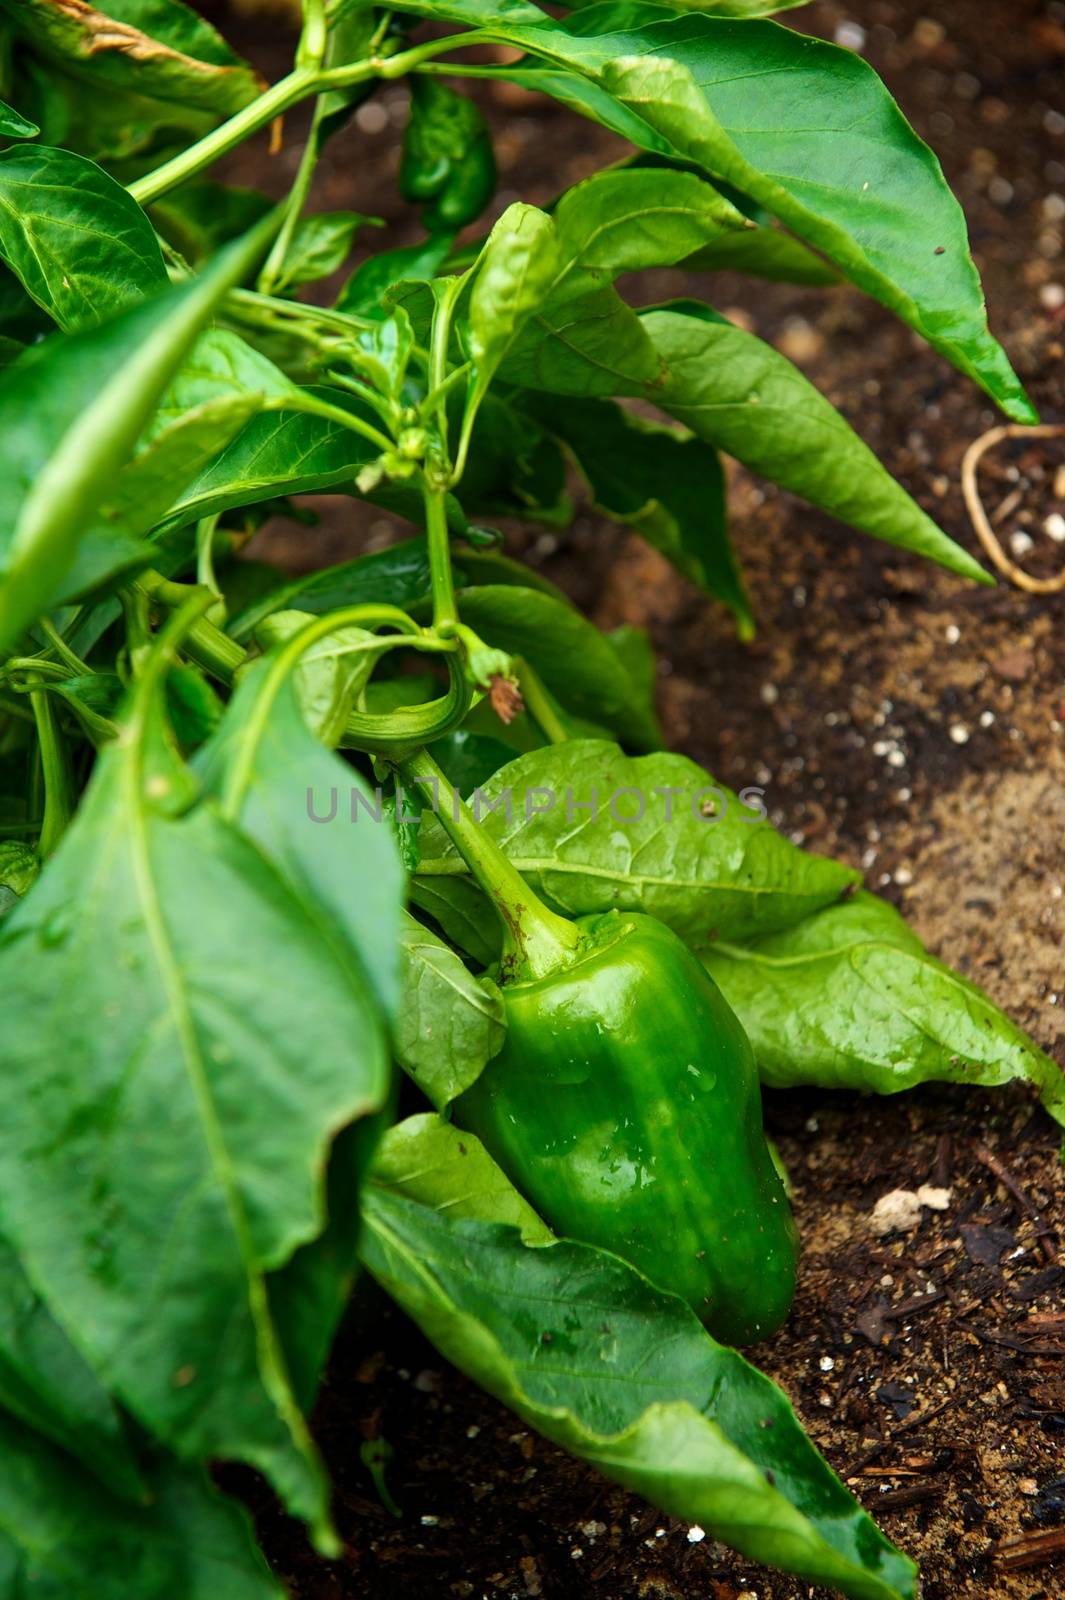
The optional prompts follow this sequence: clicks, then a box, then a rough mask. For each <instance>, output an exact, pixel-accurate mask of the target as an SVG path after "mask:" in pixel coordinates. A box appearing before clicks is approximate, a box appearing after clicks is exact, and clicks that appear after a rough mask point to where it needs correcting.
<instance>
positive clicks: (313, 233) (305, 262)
mask: <svg viewBox="0 0 1065 1600" xmlns="http://www.w3.org/2000/svg"><path fill="white" fill-rule="evenodd" d="M373 220H374V219H373V218H370V217H364V216H363V215H362V214H361V213H360V212H358V211H325V212H321V213H320V214H319V215H317V216H311V217H302V218H301V219H300V221H299V222H298V223H297V224H296V231H295V232H294V234H293V235H292V242H291V244H290V245H289V247H288V250H287V251H286V253H285V265H284V270H283V272H282V274H281V276H280V277H279V278H278V280H277V283H276V284H275V286H274V292H275V293H289V292H291V290H293V289H296V288H298V287H299V286H300V285H301V284H304V283H316V282H317V281H318V279H319V278H328V277H329V275H330V273H332V272H337V271H339V269H340V268H341V267H342V266H343V265H344V263H345V261H346V260H347V259H348V256H349V255H350V254H351V247H352V245H353V244H354V242H355V235H356V234H357V233H358V231H359V229H360V228H361V227H362V226H363V225H364V224H365V223H367V222H371V221H373Z"/></svg>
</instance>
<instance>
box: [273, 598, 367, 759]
mask: <svg viewBox="0 0 1065 1600" xmlns="http://www.w3.org/2000/svg"><path fill="white" fill-rule="evenodd" d="M311 621H313V617H312V614H311V613H310V612H308V611H274V612H271V614H270V616H268V617H266V618H265V619H264V620H263V621H262V622H261V623H260V624H259V626H258V628H257V629H256V630H255V642H256V644H257V645H258V646H259V648H260V650H262V651H263V652H264V653H265V652H266V651H269V650H270V649H272V648H273V647H274V646H280V645H282V644H283V643H285V641H287V640H289V639H292V638H293V637H295V635H297V634H299V633H300V632H302V630H303V629H304V628H305V627H306V625H307V623H309V622H311ZM379 654H380V652H379V650H378V651H375V648H374V635H373V634H372V633H370V632H368V631H367V630H366V629H365V628H350V627H349V628H337V630H336V631H335V633H327V634H325V635H324V636H323V637H322V638H320V639H318V640H316V641H315V643H314V644H313V645H311V646H310V647H309V648H308V649H307V650H305V651H304V652H303V654H302V655H301V656H300V658H299V663H298V665H297V666H296V667H295V668H294V670H293V673H292V679H291V682H292V691H293V694H294V695H295V698H296V703H297V705H298V706H299V710H300V714H301V716H302V717H303V720H304V722H305V723H306V724H307V727H308V729H309V730H310V732H311V733H313V734H314V736H315V738H316V739H319V740H320V741H321V743H322V744H324V745H325V746H326V748H327V749H329V750H334V749H335V748H336V746H337V745H338V744H339V743H340V739H341V735H342V734H343V732H344V725H345V723H346V722H347V719H348V714H349V712H350V711H351V710H352V707H353V706H354V703H355V699H356V696H357V695H358V694H359V693H360V692H361V691H362V689H364V688H365V686H366V684H367V683H368V682H369V678H370V674H371V672H372V671H373V669H374V666H375V664H376V661H377V659H378V656H379Z"/></svg>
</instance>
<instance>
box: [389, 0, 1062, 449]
mask: <svg viewBox="0 0 1065 1600" xmlns="http://www.w3.org/2000/svg"><path fill="white" fill-rule="evenodd" d="M404 9H408V8H407V7H406V6H405V7H404ZM409 9H412V10H416V11H419V12H422V13H424V12H432V11H433V10H435V8H434V7H430V6H420V5H412V6H411V7H410V8H409ZM448 10H449V12H450V13H451V14H453V15H454V14H458V13H460V12H461V13H463V15H464V16H465V15H466V14H467V7H466V6H464V5H462V4H461V0H460V3H459V4H457V5H455V6H450V7H449V8H448ZM476 10H477V8H476V6H470V7H469V8H468V15H469V18H470V20H471V21H474V20H475V13H476ZM614 19H615V12H614V8H613V7H611V6H609V5H607V6H604V7H599V6H594V7H591V8H589V9H588V10H586V11H580V12H578V13H577V14H576V16H575V17H574V18H573V20H572V21H571V22H570V23H569V25H568V27H567V28H566V29H557V30H556V29H553V28H552V27H551V26H550V19H548V18H547V16H546V14H545V15H544V16H543V17H542V20H541V23H540V25H537V26H529V25H528V24H523V23H511V22H508V21H506V20H504V19H503V18H500V19H498V20H497V21H493V23H492V30H493V32H494V33H496V34H497V36H498V37H499V38H500V39H502V40H507V41H509V42H510V43H512V44H517V45H521V46H523V47H524V48H526V49H527V50H529V51H530V52H531V53H532V54H533V55H535V56H538V57H540V58H541V59H544V60H546V61H549V62H551V63H552V64H553V65H554V66H556V67H565V68H569V69H571V71H573V72H576V73H579V74H581V75H582V76H584V77H585V78H586V79H587V80H589V82H590V84H591V86H592V88H591V90H590V91H589V90H588V89H581V90H580V91H576V92H575V93H573V94H572V95H571V96H570V103H571V104H575V105H577V107H578V108H580V109H583V110H584V111H585V112H586V113H588V114H591V115H593V116H595V117H596V118H597V120H599V121H602V122H605V123H606V124H607V126H613V127H614V128H615V130H616V131H617V132H620V133H622V135H623V136H624V137H626V138H630V139H633V141H634V142H635V143H637V144H640V145H642V146H643V147H644V148H646V149H650V150H653V151H656V152H658V153H660V154H666V155H671V156H672V157H673V158H674V159H678V158H679V159H681V160H684V161H689V162H693V163H695V164H697V165H698V166H700V167H701V168H702V169H703V170H704V171H706V172H707V173H708V174H709V175H710V176H711V177H712V178H714V179H720V180H722V181H724V182H725V183H728V184H731V185H732V186H733V187H734V188H736V189H738V190H740V191H741V192H743V193H745V194H749V195H750V196H752V198H753V199H755V200H756V201H758V202H759V203H760V204H761V205H763V206H765V208H766V209H767V210H768V211H770V212H771V213H772V214H773V215H774V216H777V217H779V218H780V220H781V221H782V222H783V223H785V224H786V226H787V227H788V228H790V229H791V230H792V231H793V232H794V233H796V234H798V235H799V237H800V238H802V239H805V240H806V241H807V243H809V244H811V245H813V246H814V247H815V248H816V249H818V250H821V251H823V253H824V254H825V255H826V256H828V258H829V259H830V260H831V261H833V262H835V264H836V265H837V266H838V267H839V269H840V270H841V272H843V273H844V274H845V275H846V276H847V277H848V278H850V279H851V281H852V282H854V283H856V284H857V285H858V286H859V287H860V288H862V289H864V290H866V292H867V293H869V294H871V295H872V296H873V297H874V298H875V299H877V300H880V301H882V302H883V304H884V305H886V306H888V307H890V308H891V310H893V311H894V312H895V313H896V315H898V316H899V317H901V319H902V320H903V321H904V322H906V323H908V324H909V325H910V326H911V327H912V328H914V329H916V331H917V332H918V333H920V334H921V335H922V337H923V338H925V339H927V340H928V342H929V343H930V344H931V345H932V346H933V348H934V349H936V350H939V351H940V352H941V353H942V354H943V355H944V356H946V358H947V359H948V360H949V361H952V362H953V363H954V365H955V366H956V367H958V368H959V370H960V371H962V372H964V373H966V374H968V376H970V377H972V378H973V379H974V380H975V381H976V382H977V383H979V384H980V385H981V386H982V387H983V388H984V389H986V391H987V393H988V394H990V395H991V396H992V398H993V399H995V400H996V401H998V403H999V404H1000V405H1001V406H1002V407H1003V409H1004V410H1005V411H1006V412H1007V414H1008V415H1009V416H1011V417H1013V418H1015V419H1016V420H1017V421H1020V422H1031V421H1034V420H1035V413H1034V411H1033V409H1032V406H1031V403H1030V402H1029V400H1028V398H1027V396H1026V395H1025V393H1024V390H1023V388H1022V386H1021V384H1020V382H1019V380H1018V379H1017V377H1016V375H1015V373H1014V372H1013V370H1012V368H1011V367H1010V364H1009V362H1008V360H1007V358H1006V356H1005V354H1004V352H1003V350H1002V348H1001V346H1000V345H999V344H998V343H997V341H996V340H995V339H993V338H992V336H991V334H990V333H989V332H988V329H987V321H986V314H985V309H984V302H983V295H982V292H981V289H980V281H979V278H978V276H977V273H976V269H975V267H974V265H973V262H972V257H971V256H970V254H969V246H968V240H967V237H966V229H965V219H964V217H963V215H962V212H961V208H960V207H959V205H958V203H957V201H956V200H955V199H954V196H953V195H952V194H951V192H950V189H949V188H948V187H947V184H946V182H945V181H944V178H943V174H942V171H941V170H940V166H939V163H938V161H937V160H936V158H935V156H934V155H933V154H932V152H931V151H930V150H929V149H928V147H927V145H925V144H923V143H922V141H921V140H920V139H918V137H917V135H916V134H915V133H914V132H913V129H912V128H911V127H910V126H909V124H908V123H907V122H906V120H905V118H904V117H903V116H902V114H901V112H900V111H899V109H898V107H897V106H896V105H895V102H894V101H893V100H892V98H891V96H890V95H889V94H888V92H887V90H886V89H885V88H884V86H883V84H882V83H881V82H880V80H879V78H878V77H877V76H876V74H875V72H873V70H872V68H871V67H869V65H868V64H867V63H866V62H865V61H863V60H862V59H861V57H860V56H858V55H856V54H855V53H854V52H853V51H851V50H844V49H841V48H839V47H837V46H835V45H831V44H824V43H822V42H821V41H820V40H816V39H811V38H808V37H807V36H805V35H803V34H799V33H795V32H793V31H792V30H791V29H789V28H784V27H781V26H780V25H779V24H777V23H773V22H762V21H757V20H753V21H735V20H728V19H725V18H722V17H709V16H697V15H687V16H676V15H669V16H662V17H661V20H658V19H657V18H656V20H653V21H652V20H650V19H646V20H641V22H640V23H639V25H636V26H633V27H631V28H624V29H623V30H622V31H611V30H612V29H613V24H614ZM601 28H602V29H605V30H608V31H606V32H600V31H599V30H600V29H601ZM502 73H503V75H506V73H507V69H506V68H503V69H502ZM543 87H544V88H545V90H546V91H547V92H548V93H552V92H553V89H554V84H553V82H552V80H551V79H550V78H545V80H544V83H543ZM596 91H602V92H600V93H597V92H596ZM614 106H617V107H620V108H621V115H620V116H618V117H615V116H614V115H613V111H612V107H614ZM634 114H635V115H634ZM641 123H642V125H643V129H644V130H645V131H644V132H642V133H641V131H640V126H639V125H640V124H641Z"/></svg>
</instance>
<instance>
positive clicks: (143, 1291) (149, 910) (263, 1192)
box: [0, 650, 388, 1550]
mask: <svg viewBox="0 0 1065 1600" xmlns="http://www.w3.org/2000/svg"><path fill="white" fill-rule="evenodd" d="M165 664H166V663H165V657H164V656H163V655H162V654H161V652H160V651H158V650H157V652H156V654H155V655H153V656H152V657H151V658H150V659H149V663H148V665H147V667H146V669H145V672H144V674H143V675H142V677H141V678H140V679H139V680H138V683H137V688H136V691H135V696H134V699H133V702H132V704H131V707H130V711H129V714H128V717H127V721H126V724H125V727H124V729H123V733H122V736H121V738H119V739H117V740H115V741H113V742H112V743H111V744H109V745H107V746H106V748H105V749H104V750H103V751H102V753H101V755H100V757H99V759H98V762H97V766H96V770H95V772H94V775H93V779H92V782H91V784H90V786H89V789H88V791H87V794H86V796H85V798H84V800H83V802H82V805H81V807H80V809H79V812H78V816H77V818H76V820H75V822H74V824H73V825H72V826H71V828H70V829H69V830H68V831H67V833H66V834H65V835H64V837H63V840H62V843H61V844H60V847H59V849H58V851H57V852H56V854H55V855H54V856H53V857H52V859H51V860H50V861H49V863H48V865H47V867H46V869H45V871H44V872H43V873H42V875H41V878H40V880H39V881H38V883H37V884H36V885H35V886H34V890H33V893H32V894H30V895H28V896H27V897H26V899H25V900H23V901H22V902H21V903H20V905H19V906H18V908H17V910H16V911H15V912H13V913H12V915H11V916H10V917H9V918H7V919H5V922H4V926H3V936H2V938H0V985H2V987H3V992H4V997H5V1042H4V1052H3V1063H2V1073H3V1075H4V1079H5V1082H6V1084H7V1090H8V1092H7V1094H6V1097H5V1098H6V1102H7V1104H8V1114H7V1115H6V1116H5V1118H4V1119H3V1124H2V1126H0V1204H2V1209H3V1216H4V1229H5V1232H6V1234H7V1236H8V1238H9V1240H10V1242H11V1244H12V1246H13V1247H14V1248H15V1249H16V1250H17V1251H18V1253H19V1256H20V1259H21V1261H22V1263H23V1265H24V1267H25V1269H26V1272H27V1275H28V1276H29V1278H30V1281H31V1282H32V1283H33V1285H34V1287H35V1288H36V1289H37V1291H38V1292H39V1293H40V1294H41V1295H42V1297H43V1298H44V1300H45V1302H46V1304H47V1305H48V1307H49V1310H50V1311H51V1312H52V1315H53V1316H54V1317H55V1318H56V1321H57V1322H58V1323H59V1324H60V1326H61V1327H62V1328H63V1329H64V1330H65V1331H66V1332H67V1333H68V1334H69V1335H70V1336H71V1337H73V1338H75V1339H76V1342H77V1345H78V1348H79V1349H80V1351H81V1352H82V1354H83V1355H84V1356H85V1357H86V1359H87V1360H88V1362H89V1364H90V1365H91V1366H92V1368H93V1369H94V1371H95V1372H96V1373H97V1374H98V1376H99V1377H100V1379H101V1381H102V1382H103V1383H104V1384H105V1386H106V1387H107V1388H108V1389H109V1390H110V1391H111V1392H112V1393H113V1394H114V1395H115V1396H116V1397H117V1398H118V1399H119V1400H121V1401H122V1403H123V1404H124V1405H125V1406H127V1407H128V1408H129V1410H130V1411H132V1412H133V1413H134V1415H135V1416H136V1417H137V1418H138V1419H139V1420H140V1421H141V1422H142V1423H143V1424H144V1425H145V1426H146V1427H147V1428H149V1429H150V1430H151V1431H152V1432H154V1433H155V1434H156V1436H157V1437H159V1438H161V1439H163V1440H165V1441H166V1442H167V1443H168V1444H169V1445H170V1446H171V1447H172V1448H173V1449H174V1451H175V1452H176V1453H177V1454H179V1455H180V1456H182V1457H183V1458H186V1459H193V1460H209V1459H213V1458H238V1459H241V1460H245V1461H248V1462H251V1463H253V1464H254V1465H256V1466H257V1467H258V1468H259V1470H260V1471H262V1472H263V1473H264V1474H265V1475H266V1476H267V1477H268V1478H269V1479H270V1480H271V1482H272V1483H273V1484H274V1485H275V1487H276V1488H277V1489H278V1491H279V1493H280V1494H281V1495H282V1497H283V1499H284V1500H285V1502H286V1504H287V1505H288V1506H289V1508H290V1509H291V1510H292V1511H293V1512H294V1513H295V1514H297V1515H299V1516H301V1517H303V1518H304V1519H305V1520H307V1521H309V1522H310V1523H311V1524H312V1526H313V1528H314V1532H315V1537H316V1539H317V1541H318V1544H319V1546H320V1548H322V1549H323V1550H328V1549H332V1548H334V1544H333V1539H332V1536H331V1532H330V1529H329V1523H328V1514H327V1496H326V1485H325V1481H324V1476H323V1473H322V1470H321V1466H320V1464H319V1461H318V1458H317V1453H316V1451H315V1449H314V1446H313V1444H312V1442H311V1439H310V1436H309V1434H308V1431H307V1428H306V1424H305V1422H304V1419H303V1417H302V1416H301V1415H300V1412H299V1410H298V1408H297V1406H296V1404H295V1401H294V1398H293V1395H292V1392H291V1388H290V1386H289V1381H288V1378H287V1375H286V1366H285V1360H284V1356H283V1353H282V1349H281V1347H280V1341H279V1338H278V1335H277V1331H276V1328H275V1326H274V1323H273V1320H272V1318H271V1315H270V1309H269V1304H268V1298H267V1276H266V1275H267V1274H268V1273H276V1272H278V1271H279V1269H281V1268H283V1267H284V1266H285V1265H286V1263H288V1262H289V1261H290V1260H291V1259H292V1257H293V1255H294V1253H295V1252H296V1251H297V1250H298V1249H299V1247H300V1246H301V1245H305V1244H307V1243H308V1242H309V1241H311V1240H314V1239H316V1238H317V1237H318V1236H319V1235H320V1234H321V1233H322V1230H323V1227H324V1225H325V1217H324V1214H323V1213H324V1197H323V1194H322V1188H323V1183H322V1174H323V1169H324V1166H325V1159H326V1155H327V1152H328V1150H329V1147H330V1143H331V1141H332V1139H333V1138H334V1136H335V1134H336V1132H337V1130H339V1129H341V1128H343V1127H345V1126H346V1125H347V1124H348V1123H351V1122H353V1121H355V1120H356V1119H359V1118H362V1117H366V1116H367V1115H369V1114H371V1113H373V1112H374V1111H375V1110H376V1109H377V1108H378V1107H380V1106H381V1105H382V1103H383V1100H384V1098H385V1095H386V1093H387V1088H388V1060H387V1050H386V1044H385V1039H384V1034H383V1028H382V1025H381V1020H380V1013H379V1012H378V1009H377V1007H376V1004H375V1002H374V1000H373V998H372V996H371V995H370V993H369V992H368V989H367V986H366V984H365V982H364V979H363V976H362V969H361V967H359V966H358V964H357V963H356V962H355V960H354V959H353V958H352V957H351V956H350V955H348V954H347V952H346V950H345V948H344V946H343V942H342V940H341V939H340V938H339V936H338V935H337V933H336V932H335V931H334V929H333V919H332V918H331V917H329V916H327V915H326V914H325V913H323V912H322V911H321V910H318V909H316V910H315V911H314V912H313V913H312V911H311V909H310V907H309V905H308V903H307V902H306V901H305V900H304V899H303V898H302V897H301V895H300V894H298V893H296V892H294V890H293V889H292V888H291V887H290V884H289V880H288V879H287V878H286V877H285V876H283V875H282V874H281V873H280V872H279V871H277V870H275V868H274V867H273V866H271V865H270V863H269V862H268V861H267V859H266V858H265V856H264V855H263V854H262V853H261V851H260V850H259V849H257V848H256V846H255V845H254V844H253V843H251V842H250V841H249V840H248V838H247V837H246V836H245V835H244V834H243V833H242V832H240V831H238V829H237V828H236V827H235V826H234V825H232V824H231V823H230V822H228V821H227V820H225V819H224V818H223V817H222V816H221V815H220V814H219V812H218V811H217V810H216V809H215V808H214V807H213V806H211V805H209V804H200V805H196V806H193V807H192V809H190V802H191V801H192V799H193V792H194V791H193V783H192V778H191V775H190V774H189V772H188V770H187V769H186V768H185V767H183V766H182V765H181V764H180V763H179V762H178V760H177V758H176V756H175V755H174V754H173V752H172V750H171V749H170V746H169V742H168V736H167V731H166V728H165V724H164V723H163V721H162V717H161V708H160V699H161V683H160V681H159V680H160V678H161V675H162V672H163V669H164V667H165ZM297 815H298V814H297ZM285 820H286V821H287V823H288V825H289V826H290V827H291V828H292V829H293V830H294V831H295V832H297V833H298V830H299V828H300V822H299V821H297V820H296V818H295V817H293V816H292V813H291V811H289V812H287V813H286V819H285ZM308 831H309V829H308ZM301 837H302V836H301ZM327 926H328V932H327V931H326V929H327ZM271 974H273V980H271V978H270V975H271ZM264 978H265V979H266V980H267V981H264ZM294 993H295V994H299V996H300V1006H299V1007H298V1008H294V1007H293V1005H292V1001H291V996H292V995H293V994H294ZM87 995H90V996H91V997H92V1015H93V1016H94V1017H96V1018H97V1019H101V1020H102V1022H103V1023H104V1024H105V1026H103V1027H95V1026H92V1027H87V1026H86V1024H85V1019H86V1010H85V1007H86V996H87ZM27 1082H32V1083H33V1085H34V1093H33V1094H32V1095H26V1094H24V1093H20V1092H17V1086H18V1085H20V1084H25V1083H27ZM164 1124H165V1134H166V1137H165V1141H164V1144H163V1145H160V1129H161V1127H162V1126H163V1125H164ZM164 1146H165V1150H164ZM161 1151H163V1152H164V1153H163V1154H160V1152H161ZM152 1152H155V1155H154V1156H152V1155H151V1153H152ZM309 1337H310V1338H311V1339H312V1340H316V1339H317V1332H316V1330H314V1329H311V1330H309Z"/></svg>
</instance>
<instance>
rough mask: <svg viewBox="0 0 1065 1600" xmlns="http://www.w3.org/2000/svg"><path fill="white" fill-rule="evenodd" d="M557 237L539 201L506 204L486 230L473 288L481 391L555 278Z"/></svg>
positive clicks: (473, 347)
mask: <svg viewBox="0 0 1065 1600" xmlns="http://www.w3.org/2000/svg"><path fill="white" fill-rule="evenodd" d="M557 260H558V236H557V234H556V232H555V227H554V224H553V222H552V221H551V218H550V217H549V216H547V215H546V213H545V212H543V211H538V210H537V209H536V207H535V206H527V205H522V204H520V203H519V204H515V205H512V206H508V207H507V209H506V210H505V211H504V213H503V215H502V216H501V217H500V219H499V221H498V222H497V223H496V225H495V227H494V228H493V229H492V231H491V233H490V234H489V235H488V239H487V241H486V243H485V246H484V249H483V250H482V252H481V255H480V257H479V265H478V268H477V276H476V277H475V278H474V280H473V289H472V290H471V292H470V309H469V340H470V352H471V354H472V356H473V361H474V366H475V368H476V372H477V380H476V381H477V386H478V388H479V390H481V391H483V390H485V389H487V387H488V384H489V383H490V381H491V379H492V376H493V375H494V373H495V371H496V369H497V368H498V366H499V363H500V362H501V361H502V359H503V357H504V355H505V354H506V352H507V349H508V347H509V346H510V344H511V343H512V341H513V340H514V338H515V336H516V335H517V334H518V332H519V331H520V329H521V327H522V324H523V323H524V322H525V321H526V320H527V319H528V318H529V317H530V316H531V315H532V313H533V312H534V311H535V310H536V309H537V307H538V306H539V305H540V304H541V303H542V302H543V300H544V298H545V296H546V295H547V293H548V291H549V289H550V286H551V284H552V282H553V281H554V276H555V270H556V263H557Z"/></svg>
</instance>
